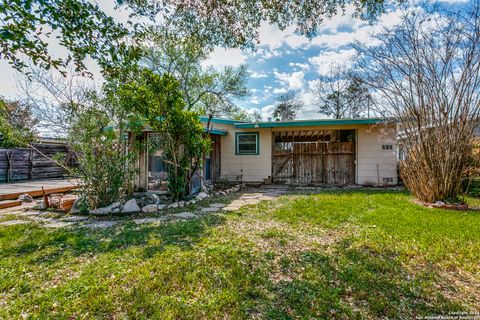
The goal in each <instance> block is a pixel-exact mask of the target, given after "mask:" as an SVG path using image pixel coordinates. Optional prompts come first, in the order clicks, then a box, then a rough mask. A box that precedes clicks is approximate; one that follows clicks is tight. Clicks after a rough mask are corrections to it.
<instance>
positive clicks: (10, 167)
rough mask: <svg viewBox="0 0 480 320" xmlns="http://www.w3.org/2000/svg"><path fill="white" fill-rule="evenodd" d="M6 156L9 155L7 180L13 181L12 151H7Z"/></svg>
mask: <svg viewBox="0 0 480 320" xmlns="http://www.w3.org/2000/svg"><path fill="white" fill-rule="evenodd" d="M5 156H6V157H7V177H6V181H7V183H8V182H11V175H12V151H7V152H5Z"/></svg>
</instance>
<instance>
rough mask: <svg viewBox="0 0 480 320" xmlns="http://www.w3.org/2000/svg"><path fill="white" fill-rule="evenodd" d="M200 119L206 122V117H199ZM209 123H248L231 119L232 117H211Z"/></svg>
mask: <svg viewBox="0 0 480 320" xmlns="http://www.w3.org/2000/svg"><path fill="white" fill-rule="evenodd" d="M200 121H202V122H207V121H208V117H200ZM210 122H211V123H221V124H236V123H248V122H245V121H239V120H232V119H222V118H212V119H211V120H210Z"/></svg>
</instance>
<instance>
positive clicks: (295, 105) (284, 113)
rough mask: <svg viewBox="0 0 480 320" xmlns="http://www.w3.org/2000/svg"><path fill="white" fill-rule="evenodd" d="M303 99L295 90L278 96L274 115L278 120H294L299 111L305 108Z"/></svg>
mask: <svg viewBox="0 0 480 320" xmlns="http://www.w3.org/2000/svg"><path fill="white" fill-rule="evenodd" d="M303 104H304V103H303V101H302V100H301V99H300V98H299V97H298V94H296V93H295V91H288V92H286V93H283V94H281V95H280V96H278V98H277V103H276V104H275V109H274V110H273V117H274V118H275V119H278V120H293V119H295V117H296V116H297V113H298V111H300V109H302V108H303Z"/></svg>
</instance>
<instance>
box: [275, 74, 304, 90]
mask: <svg viewBox="0 0 480 320" xmlns="http://www.w3.org/2000/svg"><path fill="white" fill-rule="evenodd" d="M274 74H275V78H277V82H279V83H281V84H282V86H283V87H286V88H287V89H288V90H298V89H302V88H303V85H304V83H305V73H304V72H303V71H296V72H292V73H286V72H277V71H274Z"/></svg>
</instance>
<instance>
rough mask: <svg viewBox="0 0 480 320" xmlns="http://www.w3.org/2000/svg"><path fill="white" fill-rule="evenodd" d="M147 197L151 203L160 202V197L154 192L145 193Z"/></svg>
mask: <svg viewBox="0 0 480 320" xmlns="http://www.w3.org/2000/svg"><path fill="white" fill-rule="evenodd" d="M147 198H148V200H149V201H150V202H151V203H152V204H158V203H159V202H160V198H159V197H158V196H157V195H156V194H154V193H152V194H149V195H147Z"/></svg>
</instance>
